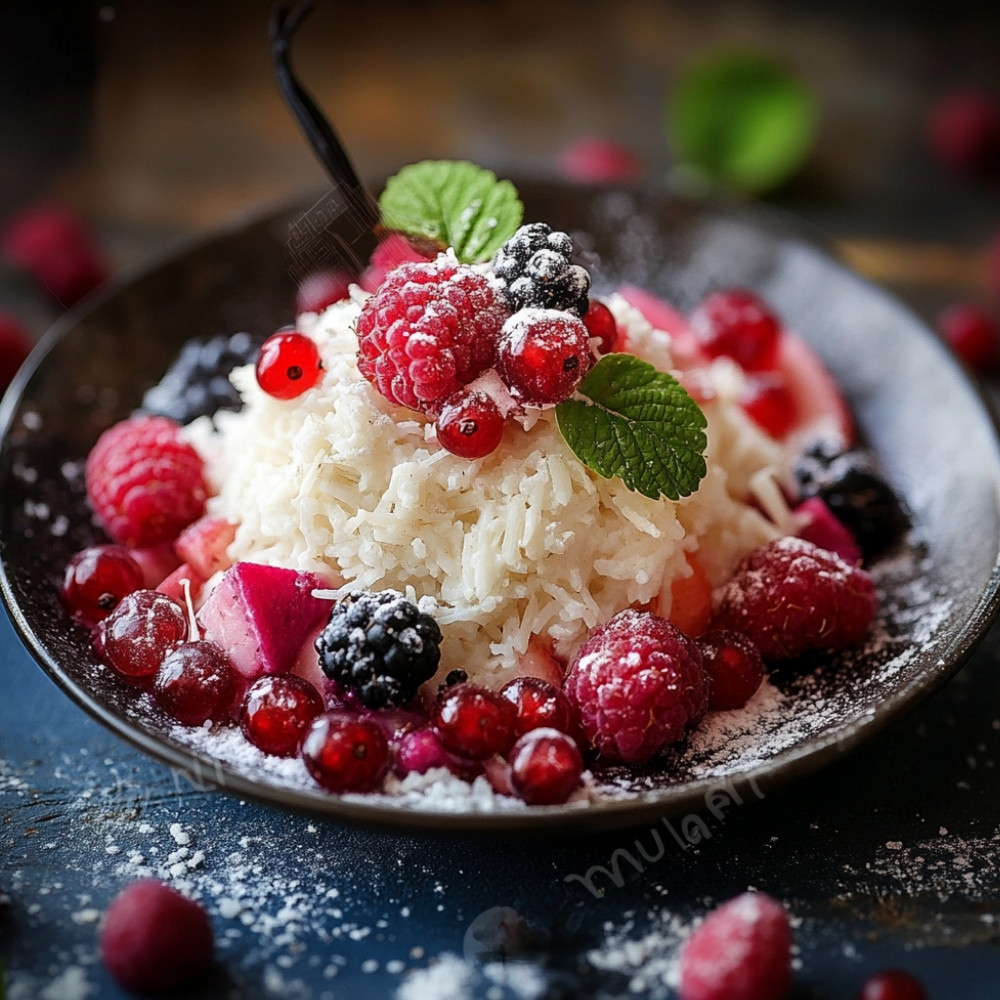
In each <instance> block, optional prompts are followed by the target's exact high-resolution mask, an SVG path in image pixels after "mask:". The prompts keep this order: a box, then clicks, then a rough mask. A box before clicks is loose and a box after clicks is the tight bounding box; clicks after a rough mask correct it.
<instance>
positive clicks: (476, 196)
mask: <svg viewBox="0 0 1000 1000" xmlns="http://www.w3.org/2000/svg"><path fill="white" fill-rule="evenodd" d="M379 208H380V209H381V211H382V221H383V223H385V225H386V226H388V227H389V228H390V229H394V230H396V231H398V232H401V233H405V234H406V235H407V236H414V237H418V238H421V239H426V240H431V241H433V242H435V243H439V244H440V245H441V247H442V248H444V247H453V248H454V250H455V256H456V257H458V259H459V260H460V261H462V262H463V263H466V264H474V263H476V262H478V261H485V260H489V259H490V258H491V257H492V256H493V254H494V253H496V251H497V250H499V249H500V247H502V246H503V245H504V243H506V242H507V240H508V239H510V237H511V236H513V235H514V233H515V231H516V230H517V227H518V226H519V225H520V224H521V219H522V217H523V215H524V206H523V205H522V204H521V200H520V198H518V195H517V189H516V188H515V187H514V185H513V184H511V182H510V181H501V180H497V177H496V174H494V173H493V172H492V171H490V170H484V169H483V168H482V167H477V166H476V165H475V164H474V163H468V162H466V161H464V160H423V161H422V162H420V163H413V164H411V165H410V166H408V167H403V169H402V170H400V171H399V173H397V174H396V175H395V176H393V177H390V178H389V180H388V182H387V183H386V186H385V190H384V191H383V192H382V196H381V197H380V198H379Z"/></svg>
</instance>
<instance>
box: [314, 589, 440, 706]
mask: <svg viewBox="0 0 1000 1000" xmlns="http://www.w3.org/2000/svg"><path fill="white" fill-rule="evenodd" d="M440 643H441V629H440V628H439V627H438V624H437V622H436V621H435V620H434V619H433V618H432V617H431V616H430V615H428V614H424V613H423V612H421V611H420V610H419V609H418V608H417V606H416V605H415V604H414V603H413V602H412V601H409V600H407V599H406V598H405V597H404V596H403V595H402V594H400V593H399V592H398V591H395V590H383V591H380V592H378V593H373V592H372V591H368V590H360V591H358V592H356V593H354V594H349V595H348V596H347V597H345V598H343V599H342V600H341V601H339V602H338V603H337V604H335V605H334V607H333V610H332V611H331V612H330V620H329V622H328V623H327V625H326V627H325V628H324V629H323V631H322V632H321V633H320V635H319V638H317V640H316V651H317V653H319V663H320V667H322V669H323V673H325V674H326V676H327V677H329V678H330V679H331V680H332V681H336V683H338V684H339V685H340V686H341V687H343V688H346V689H350V690H353V691H356V692H357V695H358V698H359V700H360V701H361V704H362V705H364V706H365V707H366V708H384V707H386V706H389V705H403V704H405V703H406V702H408V701H409V700H410V699H411V698H413V696H414V695H415V694H416V693H417V689H418V688H419V687H420V685H421V684H423V683H424V681H427V680H430V678H431V677H433V676H434V673H435V671H436V670H437V667H438V662H439V661H440V658H441V653H440Z"/></svg>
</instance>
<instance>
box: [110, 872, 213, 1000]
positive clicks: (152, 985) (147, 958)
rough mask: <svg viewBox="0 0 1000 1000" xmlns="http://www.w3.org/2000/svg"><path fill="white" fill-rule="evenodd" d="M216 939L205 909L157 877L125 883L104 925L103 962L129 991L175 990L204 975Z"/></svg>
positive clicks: (209, 964) (193, 984)
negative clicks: (126, 884) (129, 883)
mask: <svg viewBox="0 0 1000 1000" xmlns="http://www.w3.org/2000/svg"><path fill="white" fill-rule="evenodd" d="M214 952H215V939H214V935H213V933H212V924H211V921H210V920H209V918H208V914H207V913H206V912H205V910H204V909H203V908H202V907H201V906H200V905H199V904H198V903H196V902H195V901H194V900H192V899H188V898H187V897H185V896H182V895H181V894H180V893H179V892H177V890H176V889H172V888H170V886H168V885H165V884H164V883H163V882H159V881H157V880H156V879H144V880H142V881H139V882H133V883H132V884H131V885H128V886H126V887H125V888H124V889H123V890H122V891H121V892H120V893H119V894H118V895H117V896H116V897H115V898H114V899H113V900H112V901H111V904H110V905H109V906H108V909H107V913H106V914H105V917H104V923H103V924H102V926H101V961H102V962H103V963H104V966H105V968H106V969H107V970H108V972H110V973H111V975H112V976H113V977H114V979H115V981H116V982H117V983H118V984H119V985H120V986H122V987H123V988H124V989H126V990H130V991H133V992H137V993H173V992H175V991H179V990H185V991H186V990H188V989H190V988H193V987H194V986H195V985H196V984H198V983H199V982H201V981H202V980H204V978H205V977H206V975H207V974H208V972H209V971H210V969H211V967H212V962H213V960H214Z"/></svg>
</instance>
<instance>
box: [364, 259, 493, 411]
mask: <svg viewBox="0 0 1000 1000" xmlns="http://www.w3.org/2000/svg"><path fill="white" fill-rule="evenodd" d="M508 315H509V310H508V309H507V306H506V304H505V302H504V299H503V296H502V294H501V293H500V291H499V288H498V286H497V284H496V282H495V281H494V280H493V279H492V278H490V277H489V276H488V275H486V274H483V273H482V272H481V271H477V270H476V269H475V268H473V267H471V266H469V265H466V264H459V263H458V262H457V261H456V260H455V259H454V257H449V256H448V255H445V254H442V255H440V256H439V257H438V258H437V260H434V261H427V262H423V263H410V264H403V265H401V266H400V267H397V268H396V269H395V270H393V271H391V272H390V273H389V274H388V275H387V276H386V279H385V280H384V281H383V282H382V285H381V286H380V287H379V289H378V291H377V292H376V293H375V294H374V295H373V296H372V297H371V298H370V299H368V301H367V302H366V303H365V305H364V306H363V308H362V310H361V315H360V316H359V317H358V369H359V370H360V371H361V374H362V375H364V377H365V378H366V379H368V381H369V382H371V384H372V385H373V386H375V388H376V389H378V391H379V392H380V393H382V395H383V396H385V397H386V399H388V400H390V401H391V402H393V403H399V404H401V405H402V406H408V407H410V409H413V410H421V411H423V412H425V413H428V414H430V415H431V416H434V415H436V413H437V411H438V409H439V408H440V406H441V404H442V403H443V402H444V400H445V399H447V398H448V397H449V396H450V395H452V394H453V393H455V392H457V391H458V390H459V389H461V388H462V386H463V385H467V384H468V383H469V382H471V381H472V380H473V379H475V378H476V376H478V375H480V374H481V373H482V372H484V371H485V370H486V369H487V368H490V367H491V366H492V365H493V363H494V361H495V359H496V350H497V339H498V337H499V336H500V328H501V327H502V326H503V324H504V321H505V320H506V319H507V317H508Z"/></svg>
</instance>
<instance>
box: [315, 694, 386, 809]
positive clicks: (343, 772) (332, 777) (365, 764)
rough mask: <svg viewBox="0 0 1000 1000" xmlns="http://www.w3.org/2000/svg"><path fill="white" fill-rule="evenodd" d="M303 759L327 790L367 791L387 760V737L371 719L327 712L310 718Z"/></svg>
mask: <svg viewBox="0 0 1000 1000" xmlns="http://www.w3.org/2000/svg"><path fill="white" fill-rule="evenodd" d="M302 760H303V762H304V763H305V766H306V770H307V771H308V772H309V773H310V774H311V775H312V777H313V779H314V780H315V781H316V783H317V784H319V785H321V786H322V787H323V788H325V789H326V790H327V791H328V792H334V793H340V792H370V791H372V790H373V789H374V788H376V787H377V786H378V784H379V782H380V781H381V780H382V776H383V775H384V774H385V770H386V767H387V765H388V763H389V741H388V740H387V739H386V736H385V733H384V732H383V731H382V727H381V726H380V725H379V724H378V723H377V722H375V721H373V720H372V719H364V718H360V717H358V716H356V715H352V714H351V713H349V712H326V713H324V714H323V715H320V716H318V717H317V718H316V719H314V720H313V723H312V726H311V727H310V728H309V731H308V733H307V734H306V738H305V740H304V741H303V743H302Z"/></svg>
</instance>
